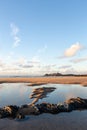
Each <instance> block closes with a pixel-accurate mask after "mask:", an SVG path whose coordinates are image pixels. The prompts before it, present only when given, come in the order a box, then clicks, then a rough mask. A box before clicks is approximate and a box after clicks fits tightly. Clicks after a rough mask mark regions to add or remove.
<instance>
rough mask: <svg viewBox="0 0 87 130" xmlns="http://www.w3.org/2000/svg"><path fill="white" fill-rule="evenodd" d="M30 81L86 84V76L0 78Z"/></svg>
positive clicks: (35, 83)
mask: <svg viewBox="0 0 87 130" xmlns="http://www.w3.org/2000/svg"><path fill="white" fill-rule="evenodd" d="M19 82H21V83H23V82H24V83H31V84H30V86H35V85H42V84H48V83H52V84H80V85H83V86H87V77H86V76H82V77H80V76H78V77H77V76H70V77H69V76H66V77H39V78H38V77H35V78H19V77H16V78H0V83H19Z"/></svg>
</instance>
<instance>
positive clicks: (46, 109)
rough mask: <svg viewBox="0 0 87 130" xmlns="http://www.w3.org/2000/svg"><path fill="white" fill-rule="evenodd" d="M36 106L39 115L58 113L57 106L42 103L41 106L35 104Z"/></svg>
mask: <svg viewBox="0 0 87 130" xmlns="http://www.w3.org/2000/svg"><path fill="white" fill-rule="evenodd" d="M36 106H37V107H38V109H39V111H40V113H52V114H57V113H58V112H59V111H58V108H57V104H50V103H42V104H37V105H36Z"/></svg>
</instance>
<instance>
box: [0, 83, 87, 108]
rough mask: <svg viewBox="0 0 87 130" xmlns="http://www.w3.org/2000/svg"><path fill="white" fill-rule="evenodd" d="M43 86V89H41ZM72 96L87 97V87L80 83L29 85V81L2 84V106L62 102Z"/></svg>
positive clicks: (0, 94)
mask: <svg viewBox="0 0 87 130" xmlns="http://www.w3.org/2000/svg"><path fill="white" fill-rule="evenodd" d="M41 88H42V89H41ZM72 97H81V98H87V88H86V87H82V86H80V85H65V84H64V85H63V84H47V85H41V86H34V87H32V86H27V83H3V84H0V107H3V106H5V105H18V106H21V105H23V104H29V103H32V102H34V100H35V103H42V102H49V103H60V102H64V101H65V100H67V99H70V98H72Z"/></svg>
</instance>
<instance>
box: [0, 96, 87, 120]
mask: <svg viewBox="0 0 87 130" xmlns="http://www.w3.org/2000/svg"><path fill="white" fill-rule="evenodd" d="M84 109H87V99H82V98H80V97H77V98H71V99H69V100H67V101H65V102H64V103H62V104H50V103H41V104H36V105H35V104H31V105H27V104H25V105H22V106H21V107H18V106H12V105H10V106H5V107H3V108H0V118H13V119H14V118H17V119H23V118H25V116H26V115H39V114H42V113H51V114H57V113H61V112H71V111H73V110H84Z"/></svg>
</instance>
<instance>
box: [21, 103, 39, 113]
mask: <svg viewBox="0 0 87 130" xmlns="http://www.w3.org/2000/svg"><path fill="white" fill-rule="evenodd" d="M18 112H19V113H22V114H23V115H32V114H33V115H38V114H40V112H39V109H38V108H37V107H36V106H35V105H34V104H32V105H28V106H27V107H21V108H20V109H19V111H18Z"/></svg>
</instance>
